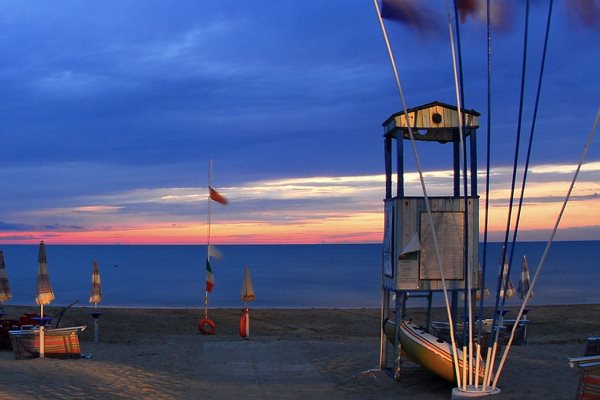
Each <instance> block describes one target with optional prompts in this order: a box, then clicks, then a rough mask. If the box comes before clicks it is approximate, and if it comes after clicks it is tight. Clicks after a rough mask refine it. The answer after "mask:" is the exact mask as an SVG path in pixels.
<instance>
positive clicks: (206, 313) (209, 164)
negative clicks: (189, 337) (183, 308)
mask: <svg viewBox="0 0 600 400" xmlns="http://www.w3.org/2000/svg"><path fill="white" fill-rule="evenodd" d="M211 185H212V160H208V190H209V195H208V213H207V219H208V220H207V227H208V228H207V230H208V231H207V234H206V262H207V263H209V264H210V222H211V221H210V203H211V201H210V188H211V187H212V186H211ZM205 274H206V280H205V282H206V281H208V270H206V269H205ZM204 319H208V287H206V286H205V288H204Z"/></svg>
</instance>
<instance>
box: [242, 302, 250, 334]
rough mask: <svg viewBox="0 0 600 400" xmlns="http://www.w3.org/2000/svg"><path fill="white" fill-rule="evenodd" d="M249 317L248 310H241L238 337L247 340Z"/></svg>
mask: <svg viewBox="0 0 600 400" xmlns="http://www.w3.org/2000/svg"><path fill="white" fill-rule="evenodd" d="M249 318H250V315H249V313H248V309H247V308H245V309H243V310H242V316H241V317H240V337H243V338H247V337H248V336H249V333H250V332H248V331H249V329H248V325H249V324H248V322H250V321H249Z"/></svg>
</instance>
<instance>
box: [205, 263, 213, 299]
mask: <svg viewBox="0 0 600 400" xmlns="http://www.w3.org/2000/svg"><path fill="white" fill-rule="evenodd" d="M214 286H215V277H214V275H213V273H212V269H211V268H210V261H209V260H208V259H206V291H207V292H209V293H210V292H212V290H213V287H214Z"/></svg>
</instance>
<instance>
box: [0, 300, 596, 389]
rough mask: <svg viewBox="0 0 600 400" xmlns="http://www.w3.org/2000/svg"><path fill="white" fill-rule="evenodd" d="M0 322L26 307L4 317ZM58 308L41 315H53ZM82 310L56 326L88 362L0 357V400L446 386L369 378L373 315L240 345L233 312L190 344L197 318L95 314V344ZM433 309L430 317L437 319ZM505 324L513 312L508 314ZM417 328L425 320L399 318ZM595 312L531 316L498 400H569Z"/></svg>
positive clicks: (319, 315) (171, 313) (276, 327)
mask: <svg viewBox="0 0 600 400" xmlns="http://www.w3.org/2000/svg"><path fill="white" fill-rule="evenodd" d="M4 309H5V312H6V315H5V316H4V318H17V317H18V316H19V315H21V314H22V313H24V312H35V311H36V308H35V307H20V306H5V307H4ZM60 310H61V309H60V308H59V307H49V308H48V315H49V316H55V317H56V316H58V314H59V312H60ZM90 311H91V309H89V308H74V307H73V308H70V309H68V310H67V311H66V312H65V313H64V315H63V318H62V320H61V323H60V324H61V326H73V325H87V326H88V328H87V329H86V331H84V332H82V333H81V334H80V341H81V350H82V353H85V354H90V355H91V358H89V359H77V360H60V359H49V358H46V359H32V360H15V357H14V354H13V352H12V351H11V350H7V349H3V350H2V351H0V382H1V385H0V398H2V399H46V398H61V399H75V398H77V399H83V398H85V399H141V398H152V399H195V398H207V399H229V398H243V399H282V398H285V399H305V398H316V399H388V398H389V399H398V398H415V399H416V398H419V399H449V398H450V396H451V390H452V385H451V384H449V383H447V382H445V381H443V380H441V379H439V378H437V377H436V376H434V375H432V374H430V373H429V372H427V371H426V370H424V369H423V368H421V367H420V366H418V365H416V364H414V363H411V362H409V361H406V362H405V363H404V364H403V369H402V377H401V380H400V382H396V381H394V380H393V379H392V378H391V377H390V376H389V374H388V373H386V372H383V371H378V370H377V366H378V360H379V310H373V309H357V310H342V309H257V310H251V338H250V340H244V339H241V338H240V337H239V334H238V321H239V316H240V314H241V312H240V310H238V309H216V310H210V315H209V316H210V317H211V319H213V320H214V321H215V323H216V324H217V334H216V335H212V336H207V335H202V334H199V333H198V329H197V323H198V320H199V318H200V317H201V316H202V315H203V310H200V309H120V308H108V309H102V311H104V314H103V315H102V317H101V319H100V341H99V343H94V327H93V319H92V318H91V317H90V316H89V314H88V312H90ZM442 311H443V310H435V312H436V313H440V312H442ZM511 313H512V314H513V315H514V314H515V311H514V310H512V312H511ZM410 314H411V316H412V317H413V318H414V319H415V320H416V321H417V322H419V321H420V320H422V319H423V316H424V313H423V312H422V311H421V310H410ZM598 321H600V305H584V306H576V305H572V306H544V307H534V308H533V309H532V311H531V312H530V322H529V339H528V343H527V345H524V346H514V347H513V350H512V351H511V354H510V356H509V359H508V362H507V365H506V368H505V371H504V373H503V375H502V377H501V379H500V382H499V385H498V386H499V387H500V389H501V393H500V394H499V395H497V396H495V398H498V399H531V398H547V399H572V398H574V394H575V390H576V387H577V379H578V375H577V371H575V370H573V369H571V368H570V367H569V365H568V362H567V359H568V357H574V356H580V355H583V351H584V348H585V341H586V338H587V337H588V336H597V335H598V334H599V333H600V325H599V322H598Z"/></svg>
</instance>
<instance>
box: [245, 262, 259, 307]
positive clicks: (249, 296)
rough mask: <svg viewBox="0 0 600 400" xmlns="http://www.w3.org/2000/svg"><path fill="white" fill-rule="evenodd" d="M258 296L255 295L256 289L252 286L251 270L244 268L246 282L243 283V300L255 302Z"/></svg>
mask: <svg viewBox="0 0 600 400" xmlns="http://www.w3.org/2000/svg"><path fill="white" fill-rule="evenodd" d="M255 299H256V295H255V294H254V287H253V286H252V278H250V269H249V268H248V267H244V281H243V282H242V300H243V301H244V302H246V301H254V300H255Z"/></svg>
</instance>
